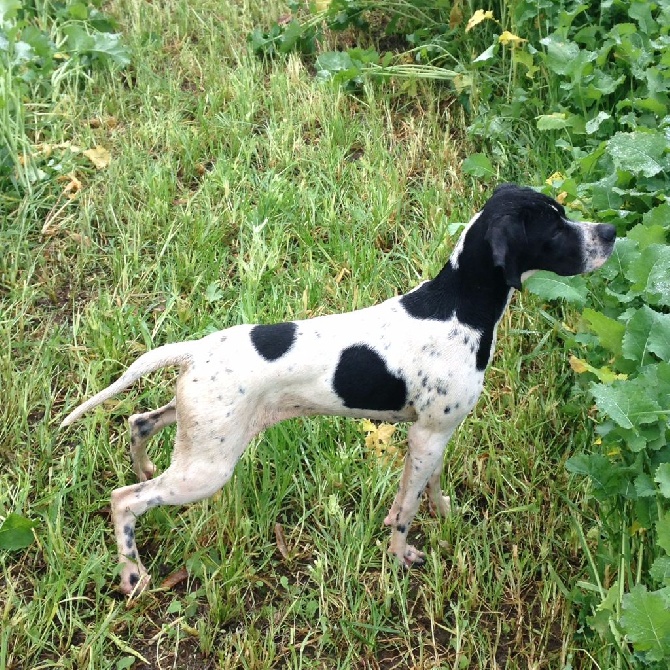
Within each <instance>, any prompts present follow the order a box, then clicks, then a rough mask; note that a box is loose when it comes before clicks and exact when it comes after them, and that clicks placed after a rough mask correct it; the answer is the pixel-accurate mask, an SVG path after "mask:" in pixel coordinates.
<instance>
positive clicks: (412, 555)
mask: <svg viewBox="0 0 670 670" xmlns="http://www.w3.org/2000/svg"><path fill="white" fill-rule="evenodd" d="M389 553H390V554H391V555H393V556H395V558H396V560H397V561H398V563H400V565H402V566H403V567H404V568H411V567H413V566H415V565H416V566H420V565H423V564H424V563H425V562H426V554H424V553H423V551H419V550H418V549H417V548H416V547H413V546H412V545H410V544H406V545H405V546H404V547H403V548H402V549H400V548H398V550H397V551H396V550H394V549H392V548H390V547H389Z"/></svg>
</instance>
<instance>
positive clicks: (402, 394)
mask: <svg viewBox="0 0 670 670" xmlns="http://www.w3.org/2000/svg"><path fill="white" fill-rule="evenodd" d="M333 389H334V391H335V393H337V395H338V396H339V397H340V398H341V399H342V402H343V403H344V406H345V407H352V408H356V409H371V410H380V411H384V410H391V411H394V410H396V411H397V410H400V409H402V408H403V407H404V406H405V402H406V400H407V385H406V384H405V380H404V379H403V378H402V377H396V375H394V374H393V373H392V372H391V371H390V370H389V369H388V368H387V367H386V363H385V362H384V359H383V358H382V357H381V356H380V355H379V354H378V353H377V352H376V351H375V350H374V349H371V348H370V347H368V346H366V345H364V344H357V345H354V346H351V347H348V348H347V349H345V350H344V351H343V352H342V353H341V355H340V360H339V362H338V364H337V368H336V369H335V375H334V377H333Z"/></svg>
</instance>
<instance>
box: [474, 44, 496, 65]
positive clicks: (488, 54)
mask: <svg viewBox="0 0 670 670" xmlns="http://www.w3.org/2000/svg"><path fill="white" fill-rule="evenodd" d="M497 46H498V45H497V44H492V45H491V46H490V47H489V48H488V49H486V50H485V51H482V52H481V53H480V54H479V56H477V58H475V59H474V60H473V61H472V62H473V63H483V62H484V61H487V60H491V58H493V57H494V56H495V53H496V51H497Z"/></svg>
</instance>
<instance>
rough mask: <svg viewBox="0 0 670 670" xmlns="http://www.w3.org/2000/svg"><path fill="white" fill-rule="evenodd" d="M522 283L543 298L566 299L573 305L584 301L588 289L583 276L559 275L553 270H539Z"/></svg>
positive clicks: (581, 303)
mask: <svg viewBox="0 0 670 670" xmlns="http://www.w3.org/2000/svg"><path fill="white" fill-rule="evenodd" d="M524 285H525V286H526V287H527V288H528V289H529V290H530V291H532V292H533V293H534V294H535V295H537V296H539V297H540V298H542V299H543V300H558V299H561V300H566V301H567V302H570V303H573V304H574V305H583V304H584V303H585V302H586V296H587V295H588V289H587V288H586V282H585V281H584V279H583V277H579V276H577V277H561V276H559V275H556V274H554V273H553V272H545V271H540V272H536V273H535V274H534V275H532V276H531V277H529V278H528V279H527V280H526V281H525V282H524Z"/></svg>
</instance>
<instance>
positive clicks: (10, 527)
mask: <svg viewBox="0 0 670 670" xmlns="http://www.w3.org/2000/svg"><path fill="white" fill-rule="evenodd" d="M36 525H37V524H36V523H35V522H34V521H31V520H30V519H26V518H25V517H23V516H20V515H19V514H10V515H9V516H8V517H7V518H6V519H5V520H4V522H3V523H2V525H1V526H0V549H4V550H5V551H16V550H17V549H25V548H26V547H29V546H30V545H31V544H32V543H33V541H34V539H35V538H34V536H33V528H35V526H36Z"/></svg>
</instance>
